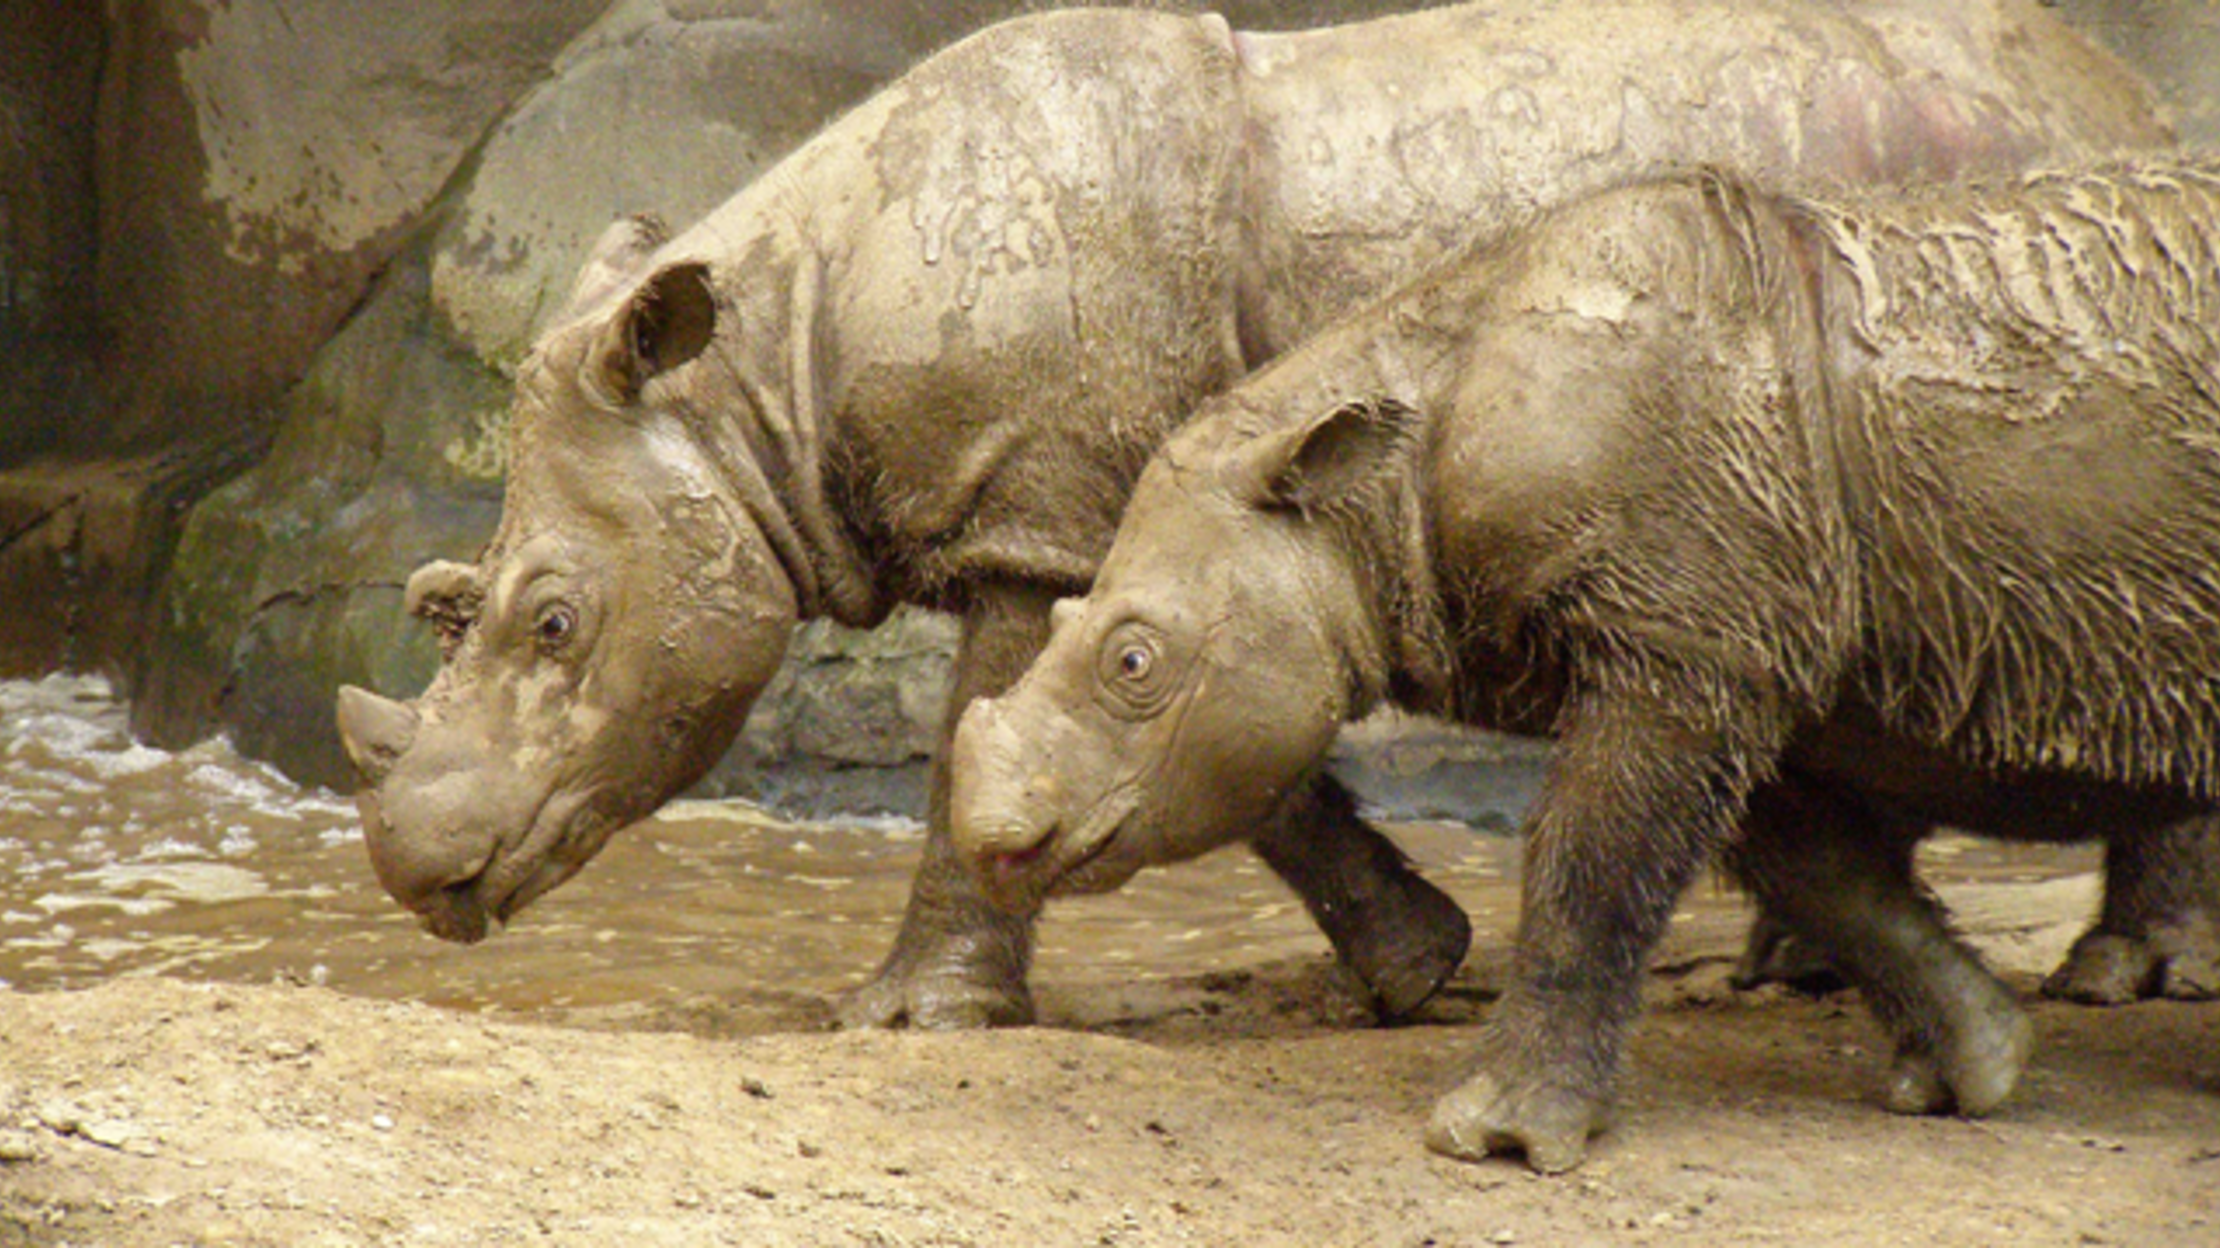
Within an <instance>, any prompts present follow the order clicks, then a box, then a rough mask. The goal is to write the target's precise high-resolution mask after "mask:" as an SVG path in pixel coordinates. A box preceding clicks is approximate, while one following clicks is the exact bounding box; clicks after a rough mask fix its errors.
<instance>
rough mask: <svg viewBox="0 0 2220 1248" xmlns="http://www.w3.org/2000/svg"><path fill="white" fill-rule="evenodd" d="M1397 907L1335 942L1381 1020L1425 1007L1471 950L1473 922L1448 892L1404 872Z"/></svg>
mask: <svg viewBox="0 0 2220 1248" xmlns="http://www.w3.org/2000/svg"><path fill="white" fill-rule="evenodd" d="M1399 903H1400V904H1399V908H1397V909H1395V910H1392V911H1389V910H1382V911H1380V912H1378V913H1376V914H1374V915H1373V916H1371V918H1372V921H1371V922H1368V923H1364V924H1362V925H1360V926H1358V927H1357V928H1356V929H1355V930H1353V931H1351V932H1349V933H1348V934H1347V937H1346V940H1337V941H1336V942H1335V952H1336V953H1338V954H1339V955H1340V957H1341V961H1342V964H1343V965H1345V966H1347V967H1348V968H1349V970H1350V971H1351V972H1352V973H1353V974H1355V975H1356V976H1357V978H1358V979H1361V980H1363V981H1364V984H1365V986H1366V987H1367V988H1370V989H1371V990H1372V995H1373V1001H1374V1005H1375V1008H1376V1009H1377V1010H1378V1011H1379V1014H1380V1016H1381V1017H1382V1018H1383V1019H1395V1018H1400V1017H1403V1016H1404V1015H1407V1014H1409V1013H1410V1012H1411V1011H1413V1010H1416V1009H1417V1008H1418V1007H1419V1006H1421V1005H1424V1004H1425V1003H1426V1002H1427V1001H1428V1000H1429V999H1431V998H1432V997H1433V995H1434V994H1435V993H1436V992H1439V991H1440V990H1441V986H1442V985H1443V984H1445V983H1447V982H1449V977H1450V976H1451V975H1454V974H1456V973H1457V967H1458V966H1460V965H1461V964H1463V962H1464V960H1465V954H1466V952H1467V951H1469V950H1470V949H1471V948H1472V920H1471V919H1470V918H1469V917H1467V916H1466V914H1465V908H1464V907H1463V906H1460V905H1458V904H1457V902H1456V900H1455V899H1454V898H1452V897H1450V896H1449V894H1447V893H1445V892H1443V891H1441V890H1440V889H1438V888H1436V887H1434V886H1433V885H1432V884H1429V883H1427V882H1426V881H1425V880H1424V879H1422V878H1420V877H1419V876H1418V875H1417V874H1415V873H1411V874H1407V875H1406V876H1405V879H1404V881H1403V887H1402V889H1401V896H1400V898H1399Z"/></svg>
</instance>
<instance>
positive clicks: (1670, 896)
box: [1426, 703, 1750, 1173]
mask: <svg viewBox="0 0 2220 1248" xmlns="http://www.w3.org/2000/svg"><path fill="white" fill-rule="evenodd" d="M1707 739H1709V740H1710V741H1711V744H1710V745H1709V746H1697V748H1691V747H1692V746H1695V745H1697V743H1698V742H1701V741H1705V740H1707ZM1746 758H1747V756H1746V755H1745V754H1744V753H1742V752H1741V751H1738V750H1735V749H1732V748H1730V747H1728V746H1727V745H1726V744H1725V743H1724V742H1722V741H1719V740H1717V739H1716V735H1715V734H1707V733H1701V732H1699V731H1696V730H1692V729H1690V728H1688V727H1687V726H1685V725H1676V724H1674V723H1673V722H1671V721H1670V720H1668V719H1665V718H1662V717H1658V716H1654V715H1648V714H1644V713H1642V712H1640V711H1637V710H1630V709H1626V708H1621V707H1618V706H1614V705H1611V704H1609V703H1605V704H1602V705H1600V706H1599V705H1595V704H1591V705H1589V706H1587V707H1584V708H1582V709H1581V711H1580V713H1579V714H1577V715H1575V716H1572V717H1570V719H1569V720H1568V721H1567V726H1566V729H1565V731H1563V733H1562V735H1561V736H1560V738H1559V741H1558V745H1557V749H1556V752H1555V754H1554V755H1553V757H1552V759H1551V764H1550V774H1549V780H1548V783H1547V784H1546V785H1545V787H1544V789H1543V792H1542V794H1541V796H1540V798H1539V799H1537V801H1536V802H1535V806H1534V809H1533V810H1532V811H1530V812H1529V813H1528V816H1527V823H1526V828H1525V846H1524V857H1525V878H1524V879H1523V881H1522V883H1521V889H1520V904H1521V911H1520V915H1519V930H1518V947H1517V950H1516V952H1515V954H1514V956H1513V960H1512V967H1511V978H1510V983H1509V985H1508V986H1507V988H1506V990H1505V992H1504V994H1503V996H1502V998H1501V999H1500V1000H1498V1001H1497V1002H1496V1004H1495V1008H1494V1010H1493V1011H1492V1012H1491V1013H1490V1014H1489V1016H1488V1021H1487V1024H1486V1025H1485V1027H1483V1028H1482V1032H1481V1042H1480V1062H1479V1069H1478V1071H1477V1072H1476V1073H1475V1074H1474V1075H1473V1076H1472V1077H1471V1078H1470V1079H1468V1080H1466V1081H1465V1083H1464V1084H1463V1086H1461V1087H1459V1088H1457V1089H1456V1090H1455V1091H1453V1092H1451V1093H1450V1094H1449V1095H1448V1096H1446V1097H1443V1098H1442V1100H1441V1101H1440V1102H1439V1103H1437V1104H1436V1105H1435V1107H1434V1114H1433V1119H1432V1121H1431V1122H1430V1123H1429V1124H1428V1126H1427V1130H1426V1143H1427V1146H1428V1147H1430V1148H1432V1149H1434V1150H1435V1151H1437V1152H1441V1153H1446V1154H1448V1155H1450V1156H1453V1157H1462V1158H1467V1159H1471V1160H1478V1159H1480V1158H1483V1157H1485V1156H1487V1155H1488V1154H1490V1153H1501V1152H1514V1151H1523V1152H1524V1153H1525V1154H1526V1160H1527V1163H1528V1164H1529V1165H1531V1166H1532V1167H1533V1168H1534V1169H1536V1170H1539V1171H1542V1172H1544V1173H1556V1172H1559V1171H1564V1170H1569V1169H1571V1168H1573V1167H1574V1166H1577V1165H1579V1164H1580V1162H1581V1159H1582V1158H1583V1157H1584V1156H1585V1154H1586V1151H1587V1146H1588V1138H1589V1136H1591V1135H1593V1134H1594V1133H1596V1132H1598V1131H1601V1130H1602V1129H1603V1128H1604V1126H1605V1125H1606V1122H1605V1117H1606V1113H1607V1110H1608V1108H1609V1103H1610V1098H1611V1095H1612V1092H1613V1090H1614V1083H1615V1081H1616V1078H1617V1072H1618V1064H1619V1050H1620V1046H1621V1043H1622V1041H1623V1039H1624V1036H1625V1032H1626V1029H1627V1027H1628V1025H1629V1024H1630V1023H1631V1022H1632V1021H1633V1019H1634V1016H1635V1013H1636V1011H1637V1010H1638V1008H1639V1005H1640V987H1641V975H1642V967H1643V965H1644V962H1645V961H1646V959H1647V957H1648V954H1649V951H1650V950H1651V949H1652V948H1653V947H1654V946H1655V945H1656V943H1657V939H1658V937H1659V936H1660V934H1662V933H1663V931H1664V928H1665V924H1666V922H1667V921H1668V920H1669V919H1670V918H1671V917H1672V911H1673V906H1674V904H1675V902H1676V900H1677V899H1678V898H1679V896H1680V894H1681V893H1682V891H1683V890H1685V889H1686V888H1687V886H1688V883H1689V881H1690V880H1691V879H1692V878H1693V877H1694V876H1695V873H1696V871H1697V869H1698V868H1699V867H1700V866H1701V865H1702V864H1703V862H1704V860H1705V859H1706V858H1707V857H1708V856H1709V854H1710V853H1711V851H1712V849H1713V847H1715V846H1717V845H1718V844H1720V843H1721V842H1722V841H1723V840H1724V836H1725V832H1726V830H1727V829H1728V828H1730V827H1732V826H1733V823H1734V821H1735V820H1736V819H1737V818H1738V817H1739V816H1740V814H1741V810H1742V806H1743V803H1744V801H1745V799H1746V797H1747V795H1748V792H1749V785H1750V779H1749V771H1750V768H1749V766H1748V764H1747V762H1746Z"/></svg>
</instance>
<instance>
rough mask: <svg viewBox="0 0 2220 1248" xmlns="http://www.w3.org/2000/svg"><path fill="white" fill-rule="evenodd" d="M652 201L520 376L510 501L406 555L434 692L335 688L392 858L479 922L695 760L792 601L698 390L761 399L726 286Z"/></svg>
mask: <svg viewBox="0 0 2220 1248" xmlns="http://www.w3.org/2000/svg"><path fill="white" fill-rule="evenodd" d="M661 241H662V240H661V237H660V232H659V230H658V229H657V228H656V227H654V226H653V225H652V223H646V222H634V223H626V224H625V225H623V226H620V227H618V228H616V229H613V230H612V231H611V232H610V234H609V235H607V236H605V237H604V239H603V241H602V243H601V244H600V245H599V246H598V247H597V249H596V253H595V258H594V259H593V260H592V261H591V262H589V264H588V265H587V267H586V270H585V272H584V274H583V276H582V277H581V279H580V281H579V284H578V289H577V291H576V293H575V294H574V296H573V299H572V303H571V306H570V310H569V311H568V312H567V313H566V314H565V315H564V316H563V317H562V318H559V319H558V321H557V323H556V326H555V327H554V328H553V329H551V330H550V331H548V332H547V333H546V334H545V335H543V336H542V337H541V339H540V340H539V341H538V343H537V344H536V345H535V347H534V349H533V351H532V353H531V355H530V356H529V358H528V359H527V360H526V362H525V364H524V365H523V367H522V370H521V372H520V374H519V379H518V385H517V390H516V397H515V400H514V407H513V409H512V412H511V420H510V435H509V436H510V449H509V457H510V473H509V479H508V483H507V489H506V494H505V496H504V500H503V505H502V516H501V523H500V525H499V527H498V528H497V530H496V532H495V534H494V537H493V539H492V541H491V542H490V543H489V545H488V547H487V548H486V550H485V552H484V553H483V555H482V556H481V557H480V559H479V562H478V563H477V564H476V566H469V565H463V564H455V563H435V564H431V565H429V566H427V567H425V568H422V569H420V570H419V571H417V572H416V574H415V575H414V576H412V577H411V578H410V579H409V582H408V589H407V604H408V609H409V610H410V611H411V612H413V613H414V614H416V615H418V616H420V617H423V618H425V619H427V620H429V621H431V622H432V623H433V624H434V625H436V626H437V628H438V629H439V632H440V637H441V642H442V651H443V661H442V665H441V667H440V670H439V672H438V674H437V676H436V677H435V678H434V679H433V681H432V683H431V686H430V687H429V688H428V689H427V690H426V691H425V692H424V694H423V695H422V696H421V697H419V698H417V699H416V700H415V701H413V702H405V703H404V702H397V701H392V700H389V699H386V698H383V697H380V696H378V695H376V694H374V693H370V692H368V691H366V690H362V689H357V688H351V687H350V688H343V689H341V690H340V693H339V707H338V716H339V728H340V733H341V736H342V738H343V739H344V741H345V743H346V746H347V750H348V753H349V755H350V756H351V757H352V758H353V760H354V762H355V765H356V767H357V768H358V769H359V770H360V771H361V773H362V775H363V778H364V780H365V781H366V787H365V789H364V790H363V792H362V793H361V794H360V797H359V799H358V801H359V805H360V807H361V810H362V816H363V824H364V832H365V837H366V839H367V842H368V846H369V851H370V859H371V862H372V864H373V865H374V867H375V868H376V871H377V875H378V879H379V881H380V882H381V883H382V884H383V885H384V886H385V888H386V890H387V891H388V892H390V893H391V894H392V895H393V896H394V897H395V898H396V899H398V900H399V901H400V902H402V903H403V904H404V905H406V906H408V907H409V908H410V909H411V910H414V911H415V912H417V913H418V914H419V915H420V916H422V918H423V920H424V923H425V925H426V927H428V928H429V929H430V930H431V931H432V932H433V933H435V934H437V935H439V936H441V937H444V938H447V939H450V940H459V941H475V940H478V939H481V938H482V937H483V936H484V935H485V933H486V929H487V923H488V920H489V918H491V919H501V920H505V919H507V918H508V917H509V916H510V915H512V914H514V913H515V912H516V911H517V910H518V909H520V908H522V907H523V906H524V905H526V904H527V903H529V902H530V901H532V900H533V899H534V898H536V897H538V896H540V895H541V894H543V893H545V892H547V891H548V890H549V889H552V888H554V887H555V886H557V885H558V884H561V883H562V882H563V881H564V880H566V879H568V878H570V876H571V875H573V874H574V873H576V872H577V871H578V869H579V868H580V867H582V866H583V865H584V864H585V863H586V862H587V861H588V860H589V859H591V858H592V857H593V855H594V854H595V853H596V852H598V851H599V850H600V849H601V847H602V846H603V845H604V844H605V843H607V841H608V839H609V837H610V836H611V834H612V833H614V832H615V831H616V830H618V829H619V828H622V827H624V826H625V825H627V824H629V823H632V822H634V821H636V820H639V819H641V818H643V817H645V816H646V815H648V814H650V813H651V812H653V811H654V810H655V808H656V807H657V806H659V805H660V804H661V803H663V802H664V801H665V800H667V799H668V798H670V797H671V796H672V795H673V794H675V793H677V792H679V791H680V790H682V789H683V788H685V787H686V786H687V785H689V784H691V783H693V782H694V781H695V780H697V779H699V778H700V777H701V775H702V774H703V773H704V772H705V771H707V770H708V769H709V768H710V767H711V766H712V765H714V764H715V762H716V761H717V759H718V758H719V757H720V756H721V755H722V754H723V752H724V750H725V749H726V748H727V747H728V746H729V745H730V744H731V742H732V739H733V737H734V735H735V734H736V733H737V732H738V730H739V727H740V725H741V722H742V721H743V720H744V719H745V717H746V714H747V711H748V708H749V706H750V704H751V703H752V702H753V701H754V699H755V698H756V696H757V695H758V694H759V693H760V692H761V691H762V689H763V687H764V685H765V684H767V683H768V682H769V680H770V679H771V676H772V675H773V673H774V672H775V670H776V669H777V667H778V664H779V661H780V659H781V657H782V656H783V654H784V651H785V647H786V642H787V638H788V636H789V634H790V633H791V631H792V629H793V627H794V624H795V622H796V617H797V595H796V588H795V583H794V576H793V574H792V567H791V562H792V560H793V558H794V557H795V556H794V555H793V552H792V538H791V532H790V531H789V530H787V529H786V528H784V527H782V525H781V523H780V520H779V514H778V511H777V508H776V507H775V506H774V505H771V504H770V503H769V501H768V497H767V493H766V489H765V487H764V485H763V482H762V479H761V474H760V473H754V474H752V475H751V474H749V473H745V472H735V471H734V470H733V468H732V464H731V461H732V459H733V458H734V457H733V456H732V455H730V454H721V453H720V452H719V451H718V449H717V446H718V443H717V437H716V435H715V434H714V433H713V432H712V431H711V430H710V428H709V427H708V426H707V425H705V424H704V420H705V416H704V413H707V412H713V411H716V410H718V409H719V408H720V407H723V406H727V405H730V404H733V403H737V402H742V401H745V400H746V399H748V398H751V397H755V396H756V394H757V392H758V391H757V388H755V387H753V386H752V384H751V379H750V378H748V377H747V376H746V374H747V372H748V369H747V366H746V364H745V363H744V362H742V363H735V362H734V361H733V360H732V359H730V358H726V357H727V356H729V354H730V353H731V352H730V349H729V348H727V347H726V346H725V345H724V344H722V343H721V342H720V341H719V339H720V323H721V321H723V320H725V319H727V318H729V317H730V315H731V312H732V309H731V307H730V306H729V300H728V299H727V297H726V296H724V295H722V294H721V293H720V292H719V291H718V290H717V289H716V287H715V285H714V283H713V281H712V270H711V268H710V266H709V265H708V264H707V263H705V262H702V261H699V260H692V259H686V258H684V257H678V258H663V257H661V256H660V255H659V253H658V244H660V243H661Z"/></svg>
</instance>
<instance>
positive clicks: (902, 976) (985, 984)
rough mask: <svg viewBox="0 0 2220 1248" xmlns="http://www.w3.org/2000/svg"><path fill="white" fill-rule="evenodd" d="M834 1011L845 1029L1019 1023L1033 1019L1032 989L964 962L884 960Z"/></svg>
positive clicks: (957, 1028)
mask: <svg viewBox="0 0 2220 1248" xmlns="http://www.w3.org/2000/svg"><path fill="white" fill-rule="evenodd" d="M838 1017H839V1024H840V1026H841V1028H842V1029H844V1030H848V1031H861V1030H865V1029H870V1028H880V1029H885V1028H894V1027H905V1026H907V1027H915V1028H918V1029H919V1030H922V1031H966V1030H977V1029H979V1028H984V1027H1023V1026H1025V1025H1027V1024H1029V1023H1031V1022H1032V1021H1033V995H1032V994H1031V993H1030V992H1028V991H1027V990H1026V987H1025V981H1024V980H1023V979H1022V978H1018V979H1015V980H1007V981H993V980H986V979H982V978H980V977H978V976H977V975H976V974H975V973H974V972H973V971H972V970H969V969H966V968H959V967H951V966H940V967H918V966H909V967H900V966H894V965H889V966H887V967H886V968H884V969H882V970H881V971H880V972H879V974H878V977H877V978H875V979H873V980H872V981H871V982H870V983H868V984H865V985H864V986H863V987H861V988H858V989H856V990H855V992H853V993H851V994H850V995H849V997H848V999H847V1000H845V1001H843V1002H841V1003H840V1010H839V1015H838Z"/></svg>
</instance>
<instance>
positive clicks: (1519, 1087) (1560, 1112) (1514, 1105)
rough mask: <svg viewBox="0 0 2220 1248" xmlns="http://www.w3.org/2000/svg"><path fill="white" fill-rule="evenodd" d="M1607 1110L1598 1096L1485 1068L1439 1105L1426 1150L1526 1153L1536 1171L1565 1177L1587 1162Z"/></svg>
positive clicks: (1461, 1154) (1465, 1156) (1467, 1154)
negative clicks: (1589, 1140)
mask: <svg viewBox="0 0 2220 1248" xmlns="http://www.w3.org/2000/svg"><path fill="white" fill-rule="evenodd" d="M1604 1111H1605V1107H1604V1104H1603V1102H1602V1101H1601V1100H1600V1099H1599V1098H1596V1097H1593V1096H1589V1095H1587V1094H1585V1093H1582V1092H1580V1091H1578V1090H1576V1089H1573V1088H1568V1087H1565V1086H1563V1085H1562V1084H1552V1083H1548V1082H1546V1081H1541V1080H1529V1079H1517V1078H1514V1077H1511V1076H1507V1075H1505V1076H1499V1075H1497V1074H1494V1073H1492V1072H1490V1071H1486V1070H1483V1071H1481V1072H1480V1073H1478V1074H1476V1075H1474V1076H1473V1077H1472V1078H1470V1079H1468V1080H1466V1081H1465V1082H1464V1084H1463V1086H1461V1087H1459V1088H1458V1089H1457V1090H1456V1091H1454V1092H1451V1093H1450V1094H1449V1095H1447V1096H1445V1097H1443V1098H1442V1099H1441V1100H1440V1101H1438V1102H1436V1103H1435V1105H1434V1115H1433V1118H1432V1120H1431V1121H1429V1122H1428V1123H1427V1125H1426V1147H1428V1148H1430V1149H1433V1150H1434V1151H1435V1152H1437V1153H1441V1154H1443V1155H1444V1156H1449V1157H1456V1158H1459V1159H1462V1160H1465V1161H1481V1160H1484V1159H1486V1158H1487V1157H1488V1156H1489V1155H1490V1154H1493V1153H1510V1152H1523V1153H1524V1154H1525V1155H1526V1164H1527V1165H1529V1166H1532V1167H1533V1168H1534V1169H1535V1170H1538V1171H1540V1172H1541V1173H1543V1174H1562V1173H1564V1172H1565V1171H1567V1170H1570V1169H1572V1168H1573V1167H1575V1166H1577V1165H1579V1164H1580V1163H1581V1161H1582V1160H1584V1159H1585V1158H1586V1156H1587V1153H1588V1137H1589V1136H1592V1135H1594V1134H1595V1133H1596V1132H1598V1131H1601V1130H1603V1128H1604V1126H1605V1125H1606V1124H1605V1112H1604Z"/></svg>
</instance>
